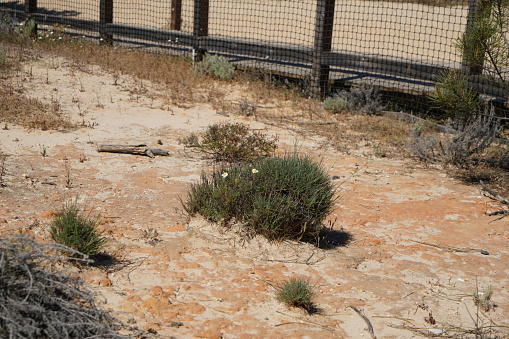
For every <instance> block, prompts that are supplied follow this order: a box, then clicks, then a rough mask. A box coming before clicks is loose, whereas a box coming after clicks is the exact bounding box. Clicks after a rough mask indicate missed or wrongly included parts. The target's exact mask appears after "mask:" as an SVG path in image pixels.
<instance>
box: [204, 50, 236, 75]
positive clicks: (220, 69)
mask: <svg viewBox="0 0 509 339" xmlns="http://www.w3.org/2000/svg"><path fill="white" fill-rule="evenodd" d="M200 67H201V68H202V69H205V70H207V71H208V72H209V73H211V74H213V75H215V76H216V77H218V78H219V79H221V80H230V79H231V78H233V76H234V75H235V70H234V69H233V67H232V65H231V64H230V63H229V62H228V59H226V58H225V57H223V56H219V55H217V54H216V55H211V54H208V53H205V56H204V57H203V60H202V61H201V62H200Z"/></svg>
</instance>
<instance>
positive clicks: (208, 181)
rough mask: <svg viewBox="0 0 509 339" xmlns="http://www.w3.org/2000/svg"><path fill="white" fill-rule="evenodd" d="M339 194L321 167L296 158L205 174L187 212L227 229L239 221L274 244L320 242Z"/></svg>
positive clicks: (306, 158)
mask: <svg viewBox="0 0 509 339" xmlns="http://www.w3.org/2000/svg"><path fill="white" fill-rule="evenodd" d="M334 195H335V187H334V185H333V183H332V181H331V178H330V176H329V175H328V174H327V173H326V171H325V170H324V168H323V167H322V166H321V164H318V163H315V162H313V161H312V160H311V159H310V158H309V156H299V155H298V154H296V153H292V154H286V155H284V156H282V157H275V158H265V159H262V160H259V161H257V162H255V163H253V164H252V165H248V164H237V165H230V166H229V167H223V168H221V169H220V170H215V171H214V172H213V173H212V176H211V178H209V177H207V176H206V175H205V174H203V175H202V179H201V181H200V182H199V183H197V184H194V185H192V186H191V190H190V192H189V197H188V200H187V201H186V202H185V203H184V207H185V209H186V211H187V212H188V213H189V214H190V215H191V216H193V215H195V214H197V213H198V214H201V215H203V216H204V217H206V218H208V219H209V220H211V221H215V222H217V221H221V222H222V223H223V225H225V226H226V225H228V224H229V223H230V222H231V221H232V220H233V221H237V222H239V223H241V224H243V225H245V226H246V228H247V229H248V230H249V231H252V232H255V233H258V234H262V235H264V236H265V237H267V238H268V239H269V240H284V239H296V240H301V239H302V238H303V237H304V238H306V239H317V238H318V237H317V236H318V233H319V232H320V230H322V229H323V225H322V222H323V220H324V219H325V217H326V216H327V215H328V214H329V213H330V212H331V211H332V209H333V206H334V200H335V199H334Z"/></svg>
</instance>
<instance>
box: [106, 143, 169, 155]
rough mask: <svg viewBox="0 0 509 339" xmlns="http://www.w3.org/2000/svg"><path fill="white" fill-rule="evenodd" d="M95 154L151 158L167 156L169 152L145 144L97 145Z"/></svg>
mask: <svg viewBox="0 0 509 339" xmlns="http://www.w3.org/2000/svg"><path fill="white" fill-rule="evenodd" d="M97 152H110V153H128V154H136V155H146V156H149V157H150V158H153V157H154V156H155V155H163V156H165V155H168V154H169V152H168V151H166V150H163V149H158V148H150V147H148V146H147V145H145V144H139V145H105V144H102V145H99V146H98V147H97Z"/></svg>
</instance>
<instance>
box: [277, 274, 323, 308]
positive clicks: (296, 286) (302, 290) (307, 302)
mask: <svg viewBox="0 0 509 339" xmlns="http://www.w3.org/2000/svg"><path fill="white" fill-rule="evenodd" d="M314 295H315V292H314V289H313V286H312V285H311V283H310V282H309V280H306V279H304V278H293V277H292V278H290V279H288V280H285V281H284V282H283V283H282V284H281V285H280V286H278V287H277V291H276V298H277V300H279V301H280V302H282V303H284V304H286V305H288V306H292V307H300V308H303V309H305V310H306V311H308V312H309V311H310V310H311V309H312V299H313V296H314Z"/></svg>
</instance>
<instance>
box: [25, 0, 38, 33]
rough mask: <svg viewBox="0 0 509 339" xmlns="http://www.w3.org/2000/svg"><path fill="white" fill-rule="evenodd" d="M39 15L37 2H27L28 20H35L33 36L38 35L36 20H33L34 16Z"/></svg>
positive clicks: (26, 12)
mask: <svg viewBox="0 0 509 339" xmlns="http://www.w3.org/2000/svg"><path fill="white" fill-rule="evenodd" d="M35 13H37V0H25V14H26V16H27V17H26V20H27V21H29V20H32V19H33V20H34V23H35V26H34V29H33V31H32V32H31V34H32V35H33V36H36V35H37V23H36V22H35V19H34V18H32V14H35Z"/></svg>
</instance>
